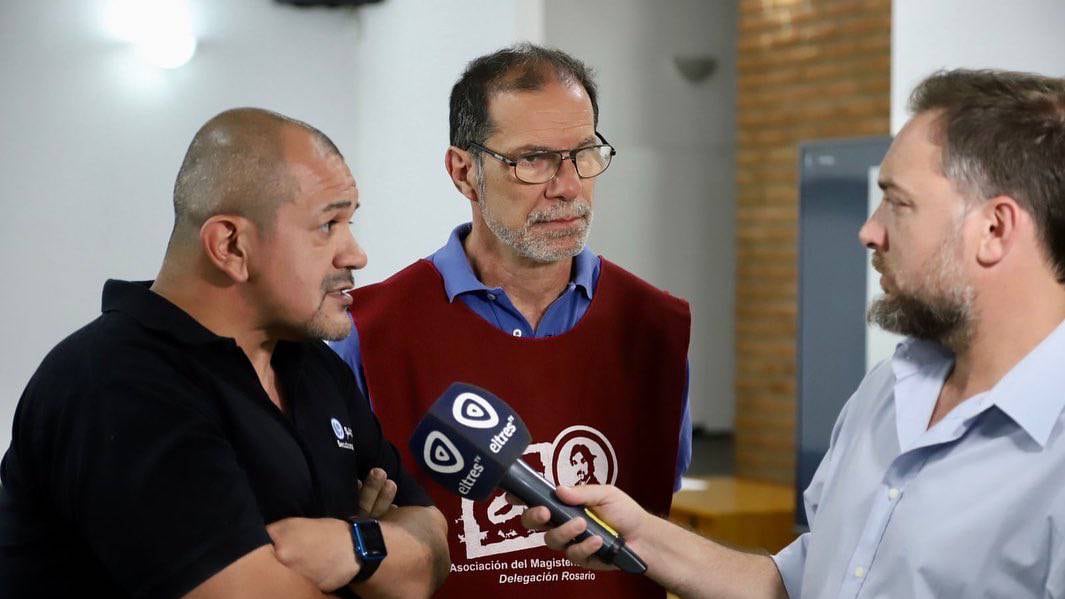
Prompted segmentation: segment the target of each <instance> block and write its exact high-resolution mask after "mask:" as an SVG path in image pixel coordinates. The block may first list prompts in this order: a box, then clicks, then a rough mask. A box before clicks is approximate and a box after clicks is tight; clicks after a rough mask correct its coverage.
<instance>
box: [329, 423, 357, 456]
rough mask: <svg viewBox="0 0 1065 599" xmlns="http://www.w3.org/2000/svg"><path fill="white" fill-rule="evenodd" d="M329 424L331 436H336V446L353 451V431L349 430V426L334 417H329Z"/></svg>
mask: <svg viewBox="0 0 1065 599" xmlns="http://www.w3.org/2000/svg"><path fill="white" fill-rule="evenodd" d="M329 425H330V426H332V427H333V436H335V437H336V438H337V447H340V448H341V449H347V450H348V451H355V443H354V441H355V433H353V432H352V431H351V427H347V426H344V425H343V424H341V423H340V421H339V420H337V419H336V418H331V419H330V420H329Z"/></svg>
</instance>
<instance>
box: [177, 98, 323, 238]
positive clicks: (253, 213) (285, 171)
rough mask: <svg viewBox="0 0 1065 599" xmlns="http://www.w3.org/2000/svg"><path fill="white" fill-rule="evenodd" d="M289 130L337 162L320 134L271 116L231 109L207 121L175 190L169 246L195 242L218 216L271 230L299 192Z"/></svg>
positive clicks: (260, 111)
mask: <svg viewBox="0 0 1065 599" xmlns="http://www.w3.org/2000/svg"><path fill="white" fill-rule="evenodd" d="M293 129H295V130H302V131H305V132H307V133H308V134H310V135H311V136H312V137H313V139H314V140H315V141H316V142H317V143H318V145H319V146H320V147H321V149H322V150H324V151H325V152H326V153H332V154H336V155H337V156H340V151H339V150H338V149H337V147H336V145H334V144H333V142H332V141H331V140H330V139H329V138H328V137H327V136H326V135H325V134H324V133H322V132H321V131H319V130H318V129H315V128H314V127H312V126H311V125H308V124H307V123H304V122H302V121H298V120H296V119H292V118H289V117H286V116H284V115H281V114H278V113H276V112H271V111H269V110H263V109H260V108H235V109H232V110H227V111H225V112H222V113H220V114H218V115H216V116H215V117H213V118H212V119H211V120H209V121H207V123H206V124H204V125H203V127H201V128H200V130H199V131H197V132H196V136H195V137H193V139H192V143H191V144H189V149H188V151H187V152H186V153H185V160H184V161H183V162H182V164H181V170H180V171H178V176H177V182H176V183H175V184H174V232H173V234H172V236H171V239H170V243H171V245H174V244H175V242H178V243H184V242H187V241H193V240H195V239H196V237H197V233H198V231H199V228H200V227H201V226H202V225H203V223H204V221H206V220H207V219H208V218H210V217H212V216H214V215H216V214H235V215H240V216H243V217H245V218H247V219H249V220H251V221H252V222H254V223H255V224H256V225H257V226H258V227H259V228H261V229H266V228H269V225H270V224H271V223H272V222H273V220H274V215H275V214H276V212H277V208H278V206H280V205H281V204H282V203H283V202H286V201H289V200H290V199H292V198H293V197H294V196H295V194H296V192H297V191H298V185H297V183H296V181H295V179H293V177H292V176H291V173H290V171H289V168H288V165H287V164H286V161H285V157H284V148H283V138H284V135H285V133H286V132H291V131H292V130H293Z"/></svg>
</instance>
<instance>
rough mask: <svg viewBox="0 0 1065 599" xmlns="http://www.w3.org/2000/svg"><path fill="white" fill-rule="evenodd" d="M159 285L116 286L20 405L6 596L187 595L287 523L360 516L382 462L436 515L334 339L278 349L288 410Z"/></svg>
mask: <svg viewBox="0 0 1065 599" xmlns="http://www.w3.org/2000/svg"><path fill="white" fill-rule="evenodd" d="M148 287H149V283H128V282H121V281H108V282H107V284H106V285H105V286H104V293H103V314H102V315H101V316H100V317H99V318H97V319H96V320H95V321H93V322H92V323H90V324H89V325H87V326H86V327H84V328H82V329H81V330H79V331H77V332H75V333H74V334H73V335H71V336H70V337H68V338H67V339H66V340H64V341H63V342H62V343H60V344H59V345H58V346H57V347H56V348H55V349H53V350H52V352H51V353H49V354H48V356H47V357H46V358H45V360H44V362H43V363H42V364H41V366H40V367H39V368H38V369H37V372H36V373H35V374H34V376H33V378H32V379H31V380H30V382H29V384H28V385H27V387H26V390H25V391H24V392H23V394H22V397H21V399H20V400H19V404H18V408H17V410H16V412H15V423H14V432H13V435H12V441H11V447H10V448H9V449H8V451H7V453H6V454H5V455H4V458H3V463H2V465H0V480H2V484H3V488H2V490H0V597H22V596H39V595H40V596H75V595H77V596H82V595H88V596H106V597H114V596H126V595H130V596H137V597H176V596H180V595H182V594H184V593H185V592H187V591H189V590H191V589H192V588H194V587H196V586H197V585H198V584H200V583H201V582H203V581H204V580H206V579H207V578H209V577H210V576H212V575H213V574H215V573H217V572H218V571H220V570H222V569H223V568H225V567H226V566H227V565H229V564H230V563H232V562H233V561H235V560H236V559H238V558H239V557H241V556H243V555H245V554H247V553H248V552H249V551H252V550H253V549H255V548H257V547H260V546H262V545H264V544H266V543H269V542H270V539H269V537H268V536H267V534H266V529H265V525H266V524H267V523H269V522H273V521H275V520H279V519H281V518H287V517H290V516H303V517H310V518H316V517H325V516H331V517H339V518H344V517H348V516H351V515H353V514H354V512H355V510H356V509H357V497H358V492H357V487H356V485H357V481H358V480H360V479H362V478H364V477H365V476H366V474H367V472H368V471H369V469H370V468H372V467H374V466H380V467H382V468H384V470H385V471H386V472H388V476H389V478H391V479H392V480H394V481H396V483H397V484H398V486H399V492H398V494H397V496H396V503H397V504H398V505H431V501H430V500H429V498H428V497H427V496H426V494H425V492H424V491H423V490H422V489H421V488H420V487H419V486H418V484H417V483H416V482H414V479H413V478H411V477H410V476H409V475H408V474H407V473H406V472H405V471H404V470H403V469H402V467H401V465H400V459H399V456H398V454H397V452H396V449H395V447H393V446H392V445H391V444H390V443H389V442H388V441H387V440H385V439H384V438H383V437H382V435H381V427H380V425H379V424H378V422H377V419H376V418H375V417H374V415H373V413H372V412H371V410H370V406H369V404H368V403H367V401H366V400H365V399H364V398H363V397H362V395H360V393H359V392H358V390H357V389H356V386H355V380H354V377H353V376H352V374H351V370H350V369H349V368H348V367H347V366H345V365H344V363H343V362H342V361H341V360H340V359H339V358H338V357H337V356H336V355H335V354H334V353H333V352H332V351H331V350H330V349H329V348H328V347H326V345H325V344H324V343H322V342H320V341H313V342H311V341H308V342H304V343H290V342H281V343H278V345H277V349H276V350H275V352H274V356H273V361H272V364H273V366H274V368H275V370H276V372H277V375H278V380H279V381H280V385H281V386H282V388H283V393H284V397H285V399H286V405H287V408H288V412H287V414H286V413H282V412H281V411H280V410H279V409H278V408H277V407H276V406H275V405H274V404H273V403H272V402H271V401H270V399H269V397H268V396H267V395H266V392H265V391H264V390H263V388H262V385H261V384H260V383H259V379H258V377H257V376H256V374H255V370H254V369H253V368H252V365H251V362H250V361H249V360H248V358H247V356H246V355H245V354H244V352H243V351H241V349H240V348H239V347H238V346H237V345H236V343H235V342H234V341H233V340H232V339H228V338H223V337H219V336H217V335H215V334H213V333H211V332H210V331H208V330H207V329H206V328H204V327H203V326H201V325H200V324H199V323H198V322H196V321H195V320H194V319H193V318H192V317H190V316H189V315H188V314H186V313H185V312H183V311H182V310H181V309H179V308H178V307H177V306H175V305H173V304H171V303H170V302H168V301H167V300H165V299H163V297H161V296H159V295H157V294H155V293H153V292H152V291H150V290H149V289H148Z"/></svg>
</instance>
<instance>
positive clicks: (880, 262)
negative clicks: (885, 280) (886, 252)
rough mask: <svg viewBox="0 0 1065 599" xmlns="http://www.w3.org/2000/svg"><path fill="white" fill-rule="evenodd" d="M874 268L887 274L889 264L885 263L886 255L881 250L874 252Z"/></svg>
mask: <svg viewBox="0 0 1065 599" xmlns="http://www.w3.org/2000/svg"><path fill="white" fill-rule="evenodd" d="M873 270H875V271H876V272H878V273H880V274H882V275H883V274H887V265H886V264H884V256H883V255H882V254H880V253H879V252H873Z"/></svg>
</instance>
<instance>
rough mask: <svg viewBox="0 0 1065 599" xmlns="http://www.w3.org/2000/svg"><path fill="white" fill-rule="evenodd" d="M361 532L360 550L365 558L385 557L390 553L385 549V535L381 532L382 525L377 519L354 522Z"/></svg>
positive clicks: (356, 528)
mask: <svg viewBox="0 0 1065 599" xmlns="http://www.w3.org/2000/svg"><path fill="white" fill-rule="evenodd" d="M354 524H355V530H357V531H358V533H359V541H360V545H361V547H360V549H361V551H360V552H359V553H360V554H361V556H362V558H363V559H383V558H384V557H385V556H386V555H388V551H387V550H386V549H385V537H384V535H383V534H381V525H380V524H378V523H377V520H359V521H357V522H355V523H354Z"/></svg>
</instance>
